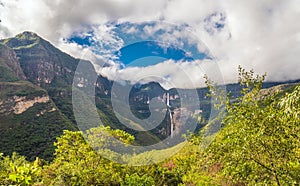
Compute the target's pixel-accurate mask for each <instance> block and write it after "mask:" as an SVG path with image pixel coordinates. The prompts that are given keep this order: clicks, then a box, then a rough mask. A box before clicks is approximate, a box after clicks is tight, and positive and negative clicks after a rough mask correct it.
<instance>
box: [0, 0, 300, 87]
mask: <svg viewBox="0 0 300 186" xmlns="http://www.w3.org/2000/svg"><path fill="white" fill-rule="evenodd" d="M298 5H299V1H298V0H286V1H281V0H265V1H260V0H245V1H237V0H229V1H209V0H189V1H185V0H161V1H153V0H139V1H136V0H100V1H99V0H86V1H75V0H27V1H20V0H0V19H1V23H0V37H1V38H5V37H11V36H13V35H16V34H18V33H20V32H22V31H24V30H29V31H34V32H37V33H38V34H39V35H41V36H42V37H44V38H46V39H47V40H50V41H51V42H52V43H53V44H55V45H56V46H58V47H59V48H60V49H62V50H64V51H66V52H68V53H71V54H72V55H74V56H75V57H82V56H83V53H85V54H86V55H84V57H85V58H87V59H90V60H93V61H97V60H99V59H101V57H103V56H101V55H99V54H95V53H94V52H93V51H92V49H91V48H89V47H82V46H80V45H78V44H75V43H70V42H67V41H66V40H64V38H69V37H70V36H72V34H74V32H77V33H84V32H87V31H89V30H90V29H91V27H92V30H93V31H95V37H96V39H97V40H99V41H101V42H102V43H104V44H105V42H107V43H106V44H108V45H113V46H115V48H120V47H121V46H122V45H123V44H124V43H122V41H121V40H118V39H116V37H115V36H114V33H113V32H112V31H111V29H110V27H109V26H108V25H113V24H114V23H115V24H119V23H122V22H143V21H157V20H162V21H165V22H170V23H173V24H175V25H176V24H178V25H181V24H186V25H189V26H190V29H191V30H192V32H193V33H195V35H196V36H197V37H198V38H199V39H200V40H201V41H202V42H203V43H205V45H206V46H207V47H208V48H209V50H210V51H211V52H212V53H213V54H214V56H215V58H216V59H217V60H216V61H215V63H217V64H218V66H219V68H220V70H221V72H222V75H223V76H224V80H225V81H226V82H227V83H229V82H235V81H236V76H237V73H236V71H237V66H238V65H242V66H243V67H245V68H247V69H249V68H253V69H254V70H255V72H257V73H265V72H266V73H267V80H269V81H285V80H294V79H300V63H299V59H300V52H299V51H300V42H299V41H300V24H297V22H298V20H299V18H300V7H299V6H298ZM158 28H159V27H158V26H157V25H154V26H153V27H152V28H151V27H148V28H147V29H148V30H145V32H149V33H151V32H152V31H153V30H155V29H158ZM160 29H168V28H167V27H163V28H160ZM127 31H128V33H135V32H136V29H135V28H132V27H131V28H128V30H127ZM176 34H177V35H180V32H172V33H171V34H170V33H169V35H163V36H164V38H165V39H167V38H168V39H170V40H171V39H172V38H174V37H177V36H176ZM159 39H163V37H162V38H159ZM202 46H203V45H199V49H202V48H201V47H202ZM203 63H204V62H203ZM195 64H197V63H195ZM195 64H188V63H182V64H179V63H178V64H177V65H174V64H173V63H172V62H170V61H166V62H164V63H162V64H158V65H156V66H154V67H147V68H145V69H142V70H143V72H145V74H147V73H148V72H149V73H150V71H155V72H157V73H158V75H161V76H162V77H167V78H172V80H174V81H175V80H176V79H177V80H178V79H179V78H180V76H182V77H185V76H184V74H181V73H180V71H179V70H180V69H185V70H186V71H188V74H189V77H191V79H193V83H192V84H197V85H198V84H199V82H201V78H202V72H199V71H196V70H195V69H198V68H196V67H194V66H193V65H195ZM176 70H177V71H178V73H177V76H176V73H172V72H176ZM138 71H140V72H141V69H139V70H138V68H130V69H126V70H125V69H120V68H119V66H118V65H112V66H111V67H110V68H108V67H106V68H103V69H102V68H101V69H100V72H102V73H104V74H106V75H107V76H111V74H114V73H117V75H118V76H120V77H124V78H128V77H135V76H134V75H136V74H137V72H138ZM197 72H198V73H197ZM136 78H137V77H136ZM133 79H134V78H132V80H133ZM178 82H179V80H178ZM187 84H188V83H187ZM200 84H201V83H200ZM190 86H192V85H190Z"/></svg>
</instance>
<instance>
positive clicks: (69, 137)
mask: <svg viewBox="0 0 300 186" xmlns="http://www.w3.org/2000/svg"><path fill="white" fill-rule="evenodd" d="M239 72H240V84H241V85H242V87H243V88H242V90H241V94H242V96H241V97H239V98H238V99H236V100H235V101H229V99H226V98H224V97H218V96H219V95H216V94H213V93H214V91H212V93H211V96H216V97H218V99H219V100H221V102H223V103H225V104H226V106H225V108H224V112H221V114H225V118H224V119H223V120H222V124H223V128H222V129H221V131H220V132H219V133H218V134H217V135H216V137H215V139H214V140H213V142H212V144H211V145H210V146H209V147H208V148H206V149H199V146H200V144H201V143H202V142H203V140H206V139H203V137H202V135H200V134H199V135H196V134H195V135H193V136H192V138H191V139H190V140H189V141H188V142H187V144H184V145H183V144H179V146H177V147H180V145H183V148H182V149H181V150H180V151H179V153H177V154H175V155H174V156H173V157H171V158H169V159H167V160H164V161H163V162H161V163H158V164H152V165H148V166H137V167H134V166H129V165H122V164H118V163H115V162H112V161H110V160H108V159H105V158H104V157H102V156H100V154H99V153H98V152H97V151H95V150H94V149H93V148H91V146H90V144H88V143H87V142H86V141H85V139H84V137H83V136H86V137H88V138H89V139H90V140H91V141H92V142H93V144H92V146H93V147H97V149H102V147H103V146H105V145H107V143H109V142H108V141H107V140H106V137H105V135H103V132H104V131H105V132H108V133H109V134H111V135H113V136H114V137H116V138H118V139H119V140H121V141H123V142H124V143H126V144H129V143H133V142H134V137H133V136H132V135H130V134H128V133H126V132H123V131H121V130H112V129H110V128H109V127H100V128H94V129H90V131H89V132H87V133H85V134H82V133H81V132H71V131H64V133H63V135H62V136H61V137H59V138H57V141H56V142H55V143H54V145H55V147H56V150H55V153H54V160H53V161H51V162H45V161H44V160H41V159H38V158H37V159H36V160H35V161H33V162H28V161H26V160H25V158H24V157H22V156H18V155H16V154H15V153H14V154H13V155H12V156H10V157H9V156H3V155H0V185H9V184H11V185H299V184H300V176H299V175H300V85H294V86H290V87H289V89H288V90H287V91H285V92H282V90H281V89H280V87H279V88H278V89H277V90H278V91H276V89H275V91H272V94H270V95H268V96H266V95H265V94H264V93H263V92H264V91H261V86H262V81H263V80H264V76H256V77H255V76H254V73H253V71H250V72H246V71H245V70H243V69H241V68H240V69H239ZM211 85H212V82H210V81H208V87H210V88H211V90H212V89H213V86H211ZM229 96H230V95H229ZM216 106H218V105H216ZM210 137H212V136H209V137H208V138H210ZM110 145H111V144H110ZM177 147H173V149H172V148H171V149H165V150H162V151H153V152H145V153H143V154H140V155H137V156H136V157H134V158H133V159H132V160H131V161H133V162H134V161H147V160H149V157H150V159H151V156H152V157H153V156H157V154H160V155H161V156H163V155H166V154H167V153H172V151H175V149H176V148H177ZM100 151H101V150H100ZM102 153H103V152H102ZM105 153H107V154H108V155H110V156H114V152H113V151H106V152H105ZM122 158H126V156H124V157H122Z"/></svg>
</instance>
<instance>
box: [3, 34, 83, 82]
mask: <svg viewBox="0 0 300 186" xmlns="http://www.w3.org/2000/svg"><path fill="white" fill-rule="evenodd" d="M3 43H5V44H6V45H7V46H8V47H10V48H12V49H14V51H15V52H16V54H17V57H18V58H19V61H20V66H21V68H22V69H23V72H24V74H25V76H26V77H27V79H28V80H29V81H31V82H32V83H34V84H37V85H39V86H42V87H49V86H51V85H53V86H57V85H58V84H61V86H66V85H71V84H72V81H73V76H74V72H75V70H76V67H77V65H78V62H79V60H78V59H75V58H73V57H71V56H69V55H68V54H65V53H63V52H61V51H59V50H58V49H57V48H55V47H54V46H53V45H52V44H50V43H49V42H48V41H46V40H44V39H42V38H40V37H39V36H37V35H36V34H34V33H31V32H24V33H22V34H19V35H17V36H16V37H15V38H10V39H7V40H4V42H3Z"/></svg>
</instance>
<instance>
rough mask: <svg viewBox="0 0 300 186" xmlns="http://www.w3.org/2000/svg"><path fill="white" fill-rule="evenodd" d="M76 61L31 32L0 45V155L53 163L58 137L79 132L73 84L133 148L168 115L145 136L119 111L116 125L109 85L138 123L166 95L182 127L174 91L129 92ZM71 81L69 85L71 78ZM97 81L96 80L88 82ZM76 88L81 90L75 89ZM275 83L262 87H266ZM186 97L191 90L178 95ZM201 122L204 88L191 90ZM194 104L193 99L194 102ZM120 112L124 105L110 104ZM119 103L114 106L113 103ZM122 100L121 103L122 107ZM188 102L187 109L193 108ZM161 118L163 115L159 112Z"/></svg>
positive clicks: (147, 141)
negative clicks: (90, 93)
mask: <svg viewBox="0 0 300 186" xmlns="http://www.w3.org/2000/svg"><path fill="white" fill-rule="evenodd" d="M80 61H83V60H80V59H76V58H74V57H72V56H70V55H68V54H66V53H64V52H62V51H60V50H59V49H57V48H56V47H55V46H53V45H52V44H51V43H50V42H48V41H46V40H44V39H43V38H41V37H39V36H38V35H37V34H35V33H32V32H23V33H21V34H18V35H17V36H15V37H12V38H8V39H3V40H0V133H1V138H0V152H3V153H5V154H10V153H12V152H14V151H16V152H18V153H20V154H22V155H25V156H27V157H28V158H29V159H32V158H34V157H36V156H39V157H41V158H44V159H46V160H51V159H52V154H53V150H54V147H53V142H54V141H55V139H56V137H57V136H60V135H61V134H62V131H63V130H65V129H67V130H78V128H77V125H76V120H75V118H74V114H73V107H72V83H73V81H74V82H77V83H78V86H77V88H78V89H79V90H84V89H85V86H87V85H92V86H95V103H96V106H97V109H98V113H99V116H100V118H101V121H102V122H103V124H104V125H106V126H111V127H112V128H113V129H116V128H118V129H122V130H125V131H127V132H129V133H131V134H133V135H134V136H135V138H136V141H135V143H136V145H151V144H154V143H156V142H158V141H160V140H161V139H165V138H166V137H167V136H169V134H170V122H171V119H170V117H169V115H168V114H167V115H166V116H165V118H164V119H163V121H162V123H161V124H160V125H159V126H157V127H156V128H154V129H152V130H150V131H144V132H143V131H136V130H133V129H131V128H130V127H126V126H125V125H124V123H122V122H126V123H127V124H128V125H132V126H133V125H134V126H137V125H140V124H139V123H137V122H136V121H134V120H132V119H131V118H130V117H127V116H129V115H130V113H129V111H128V110H121V111H124V113H125V114H124V115H123V116H121V120H122V122H121V121H119V119H120V117H119V119H118V117H117V116H116V114H119V113H115V112H114V110H113V106H112V102H111V98H112V97H113V98H115V97H114V96H115V94H114V92H112V87H113V85H115V86H117V87H118V86H119V87H121V88H126V87H127V88H131V89H130V94H129V95H130V96H129V100H127V101H128V103H129V105H130V109H131V110H130V112H132V113H133V114H134V115H135V116H136V117H137V118H139V119H146V118H148V117H149V116H150V115H151V113H150V110H149V102H150V100H151V99H152V98H158V99H160V100H161V102H166V99H167V98H166V96H167V94H166V93H167V92H168V95H169V96H170V112H172V115H173V116H174V117H173V118H172V121H173V122H174V124H175V127H183V126H181V125H184V124H182V123H180V122H179V119H178V116H179V115H180V114H179V113H181V112H182V111H183V110H184V109H186V110H189V108H182V106H181V105H180V98H179V95H178V91H179V89H171V90H165V89H163V88H162V86H161V85H160V84H158V83H155V82H150V83H147V84H136V85H134V86H132V85H131V84H129V83H127V84H126V85H123V84H120V83H118V82H112V81H110V80H108V79H107V78H105V77H103V76H101V75H98V74H96V72H95V69H94V67H93V65H92V63H91V62H89V61H83V63H82V64H83V66H82V67H83V69H82V70H81V71H79V72H76V68H77V66H78V64H79V62H80ZM75 73H77V74H76V78H77V79H74V77H75V76H74V75H75ZM93 77H96V79H95V80H94V79H92V78H93ZM79 84H81V85H80V86H79ZM278 84H280V83H269V84H265V87H271V86H274V85H278ZM227 88H228V91H230V92H232V93H233V98H234V97H236V96H238V94H239V93H238V92H239V90H240V89H241V87H239V86H238V85H237V84H231V85H228V86H227ZM180 91H181V92H183V93H184V94H186V95H188V94H189V93H190V92H191V91H192V90H180ZM196 91H197V94H198V98H199V100H200V105H198V108H196V110H201V111H202V112H201V114H202V118H203V121H202V123H201V122H200V123H199V127H203V125H204V124H205V123H206V122H207V120H208V119H209V116H210V111H211V103H210V100H209V98H207V97H206V94H207V93H208V89H207V88H199V89H197V90H196ZM198 98H197V99H198ZM115 99H116V101H119V102H118V103H120V105H121V106H120V109H124V108H125V107H126V105H124V106H122V104H125V103H126V99H127V98H124V97H122V96H121V97H119V98H115ZM118 99H119V100H118ZM124 99H125V102H124ZM193 99H195V100H190V102H191V103H197V100H196V98H193ZM160 111H161V112H162V111H163V109H162V110H160Z"/></svg>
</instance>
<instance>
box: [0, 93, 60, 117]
mask: <svg viewBox="0 0 300 186" xmlns="http://www.w3.org/2000/svg"><path fill="white" fill-rule="evenodd" d="M49 101H50V98H49V96H46V95H45V96H37V97H34V98H31V99H29V98H27V97H26V96H13V97H12V98H8V99H6V100H0V114H6V115H7V114H11V113H14V114H22V113H24V112H25V111H27V110H28V109H29V108H31V107H33V106H34V104H36V103H47V102H49ZM54 109H55V108H54ZM52 110H53V109H52Z"/></svg>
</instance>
